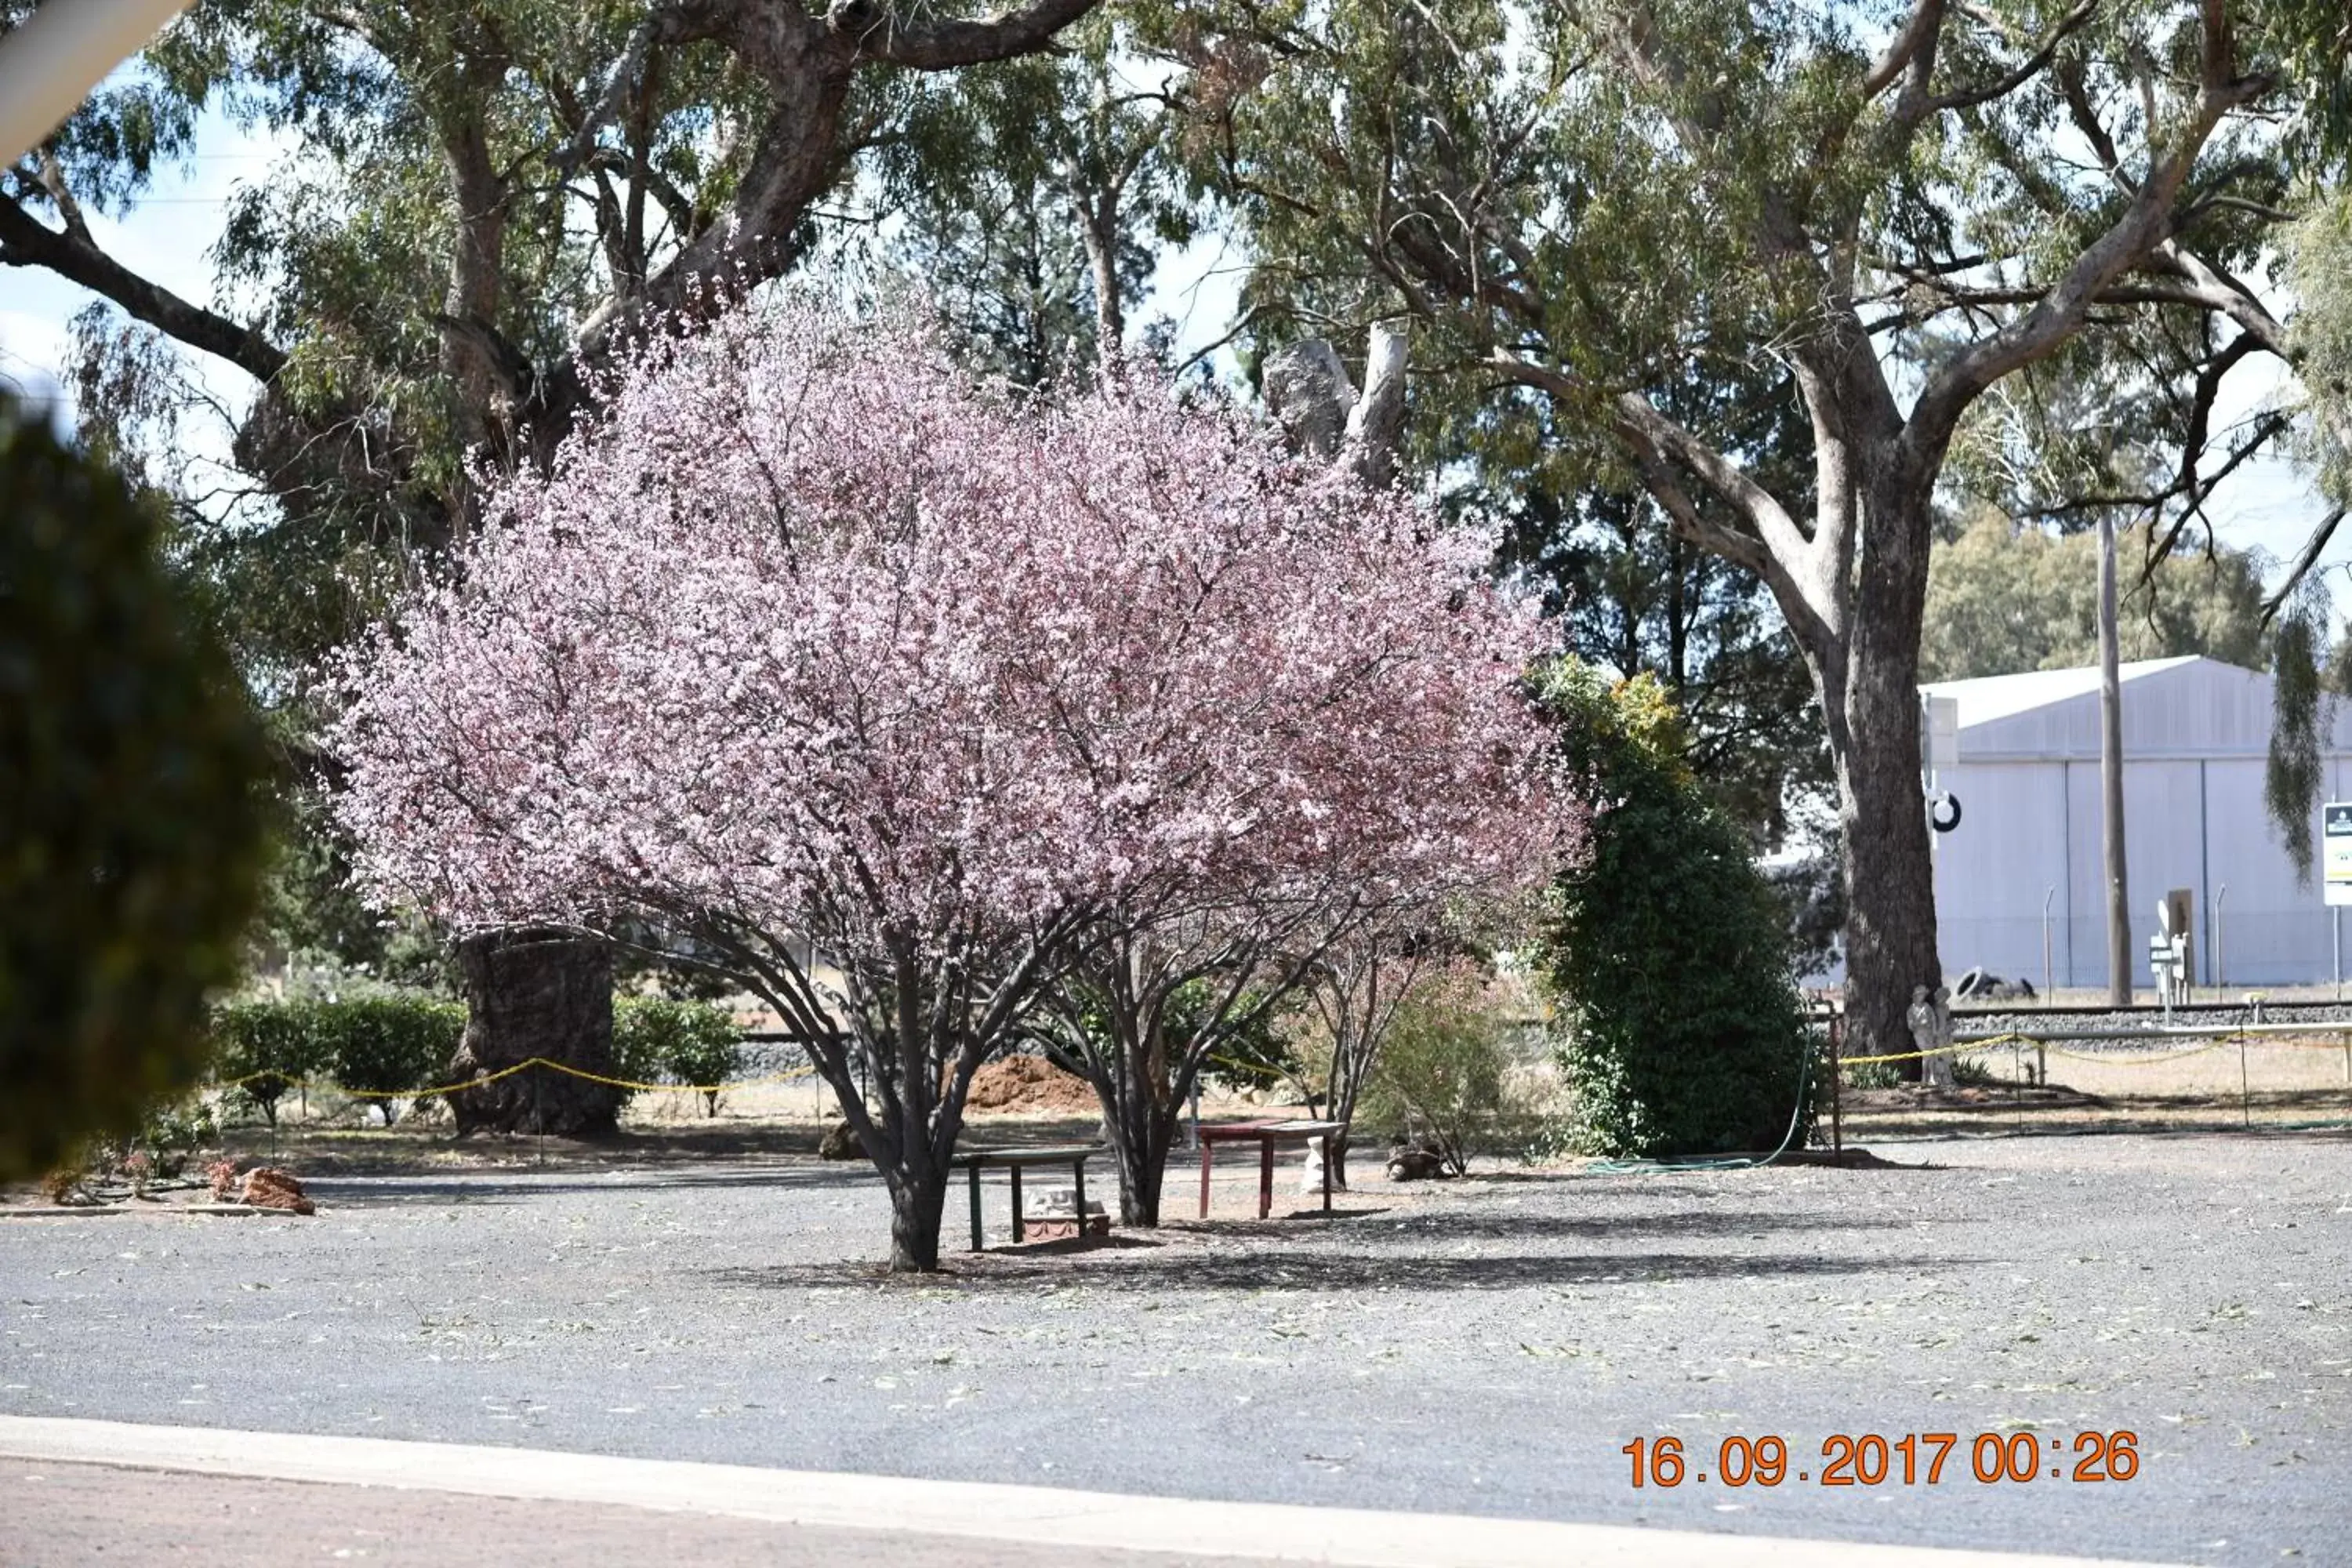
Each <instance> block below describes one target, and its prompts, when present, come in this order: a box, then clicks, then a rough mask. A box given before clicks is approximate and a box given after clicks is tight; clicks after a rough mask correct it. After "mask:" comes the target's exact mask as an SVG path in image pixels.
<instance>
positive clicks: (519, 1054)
mask: <svg viewBox="0 0 2352 1568" xmlns="http://www.w3.org/2000/svg"><path fill="white" fill-rule="evenodd" d="M457 967H458V973H459V975H460V977H461V979H462V982H463V984H464V988H465V993H466V1005H467V1019H466V1033H465V1037H464V1038H463V1039H462V1040H460V1041H459V1042H458V1045H457V1056H456V1057H455V1058H453V1059H452V1060H451V1062H450V1064H449V1068H450V1075H451V1077H452V1079H463V1078H471V1077H475V1076H477V1075H487V1074H490V1073H496V1072H498V1071H499V1070H500V1069H501V1068H509V1067H513V1066H516V1065H518V1064H519V1063H522V1062H526V1061H529V1060H530V1059H531V1058H534V1057H540V1058H545V1059H547V1060H549V1061H555V1062H562V1063H564V1064H566V1065H567V1066H571V1067H575V1068H580V1069H581V1070H582V1071H583V1072H591V1073H598V1074H603V1075H604V1076H607V1077H609V1076H611V1074H612V1072H613V958H612V952H611V950H610V949H609V948H607V947H606V946H604V943H602V942H583V941H580V940H578V939H576V938H574V937H572V936H570V935H569V934H567V933H564V932H560V931H509V932H499V933H498V934H496V935H491V936H479V937H473V938H469V939H467V941H465V942H460V943H459V944H458V947H457ZM449 1103H450V1108H451V1109H452V1110H454V1111H455V1112H456V1113H457V1131H458V1132H459V1133H460V1134H463V1133H467V1132H476V1131H483V1132H527V1133H533V1134H537V1133H553V1134H554V1135H556V1136H557V1137H560V1138H606V1137H610V1136H612V1134H613V1133H614V1132H615V1131H618V1128H619V1117H620V1109H621V1095H620V1091H619V1090H618V1089H613V1088H611V1087H609V1086H607V1085H604V1084H601V1083H592V1082H590V1081H588V1080H587V1079H579V1078H573V1077H572V1076H571V1075H570V1074H568V1073H561V1072H552V1071H550V1070H548V1069H546V1068H530V1070H528V1071H525V1072H519V1073H516V1074H514V1075H513V1076H511V1077H509V1078H502V1079H499V1080H498V1081H497V1082H495V1083H491V1084H488V1085H485V1086H484V1087H482V1088H479V1089H468V1090H467V1091H466V1092H464V1093H462V1094H455V1095H451V1096H450V1097H449Z"/></svg>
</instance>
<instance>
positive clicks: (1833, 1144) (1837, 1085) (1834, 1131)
mask: <svg viewBox="0 0 2352 1568" xmlns="http://www.w3.org/2000/svg"><path fill="white" fill-rule="evenodd" d="M1829 1024H1830V1159H1831V1161H1832V1163H1836V1164H1840V1165H1843V1164H1844V1163H1845V1103H1844V1100H1845V1093H1844V1090H1845V1065H1844V1061H1843V1058H1844V1056H1845V1049H1844V1047H1845V1042H1844V1041H1843V1039H1842V1038H1840V1035H1841V1033H1842V1031H1841V1030H1840V1029H1839V1028H1838V1016H1837V1006H1836V1004H1834V1003H1832V1004H1831V1006H1830V1016H1829ZM2347 1050H2352V1047H2347Z"/></svg>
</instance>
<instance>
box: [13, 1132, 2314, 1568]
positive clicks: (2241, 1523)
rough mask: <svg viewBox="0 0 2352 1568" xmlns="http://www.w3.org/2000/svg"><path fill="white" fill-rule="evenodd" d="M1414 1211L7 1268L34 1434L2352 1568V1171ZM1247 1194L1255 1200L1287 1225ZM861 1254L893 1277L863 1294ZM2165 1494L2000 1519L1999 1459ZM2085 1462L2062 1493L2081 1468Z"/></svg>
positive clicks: (2158, 1148) (2037, 1162) (2155, 1170)
mask: <svg viewBox="0 0 2352 1568" xmlns="http://www.w3.org/2000/svg"><path fill="white" fill-rule="evenodd" d="M1899 1156H1900V1158H1901V1159H1903V1160H1904V1161H1906V1162H1917V1163H1919V1165H1920V1166H1923V1167H1932V1168H1902V1169H1887V1170H1866V1171H1832V1170H1826V1169H1817V1168H1797V1169H1780V1170H1770V1171H1760V1172H1743V1173H1717V1174H1705V1175H1698V1174H1692V1175H1673V1176H1667V1175H1655V1174H1651V1175H1626V1176H1612V1177H1580V1178H1572V1179H1556V1180H1522V1181H1496V1182H1492V1183H1482V1184H1475V1186H1469V1185H1465V1186H1463V1187H1457V1188H1454V1189H1452V1190H1446V1191H1437V1192H1432V1193H1414V1194H1399V1193H1393V1192H1388V1191H1383V1190H1378V1189H1374V1190H1370V1191H1367V1192H1363V1193H1360V1194H1355V1195H1354V1196H1353V1197H1351V1198H1350V1199H1349V1201H1348V1202H1347V1203H1346V1204H1345V1205H1343V1207H1344V1208H1345V1209H1346V1211H1347V1212H1346V1213H1344V1214H1343V1215H1341V1216H1340V1217H1339V1218H1337V1219H1334V1220H1332V1221H1328V1222H1324V1221H1319V1220H1308V1219H1299V1220H1293V1221H1276V1222H1274V1223H1272V1224H1269V1225H1266V1226H1257V1225H1255V1224H1251V1223H1246V1222H1243V1223H1231V1222H1229V1223H1226V1224H1223V1225H1221V1226H1217V1227H1216V1228H1215V1229H1214V1230H1213V1231H1211V1232H1208V1233H1202V1232H1199V1231H1190V1230H1188V1231H1179V1232H1176V1233H1172V1234H1168V1235H1164V1236H1162V1237H1155V1238H1128V1244H1126V1245H1120V1246H1116V1247H1108V1248H1102V1249H1097V1250H1096V1251H1093V1252H1090V1253H1088V1254H1087V1255H1085V1256H1084V1257H1083V1258H1077V1259H1072V1258H1002V1257H994V1256H992V1257H990V1258H986V1259H983V1260H982V1261H981V1262H980V1263H979V1264H978V1265H976V1266H971V1267H968V1268H966V1269H965V1271H964V1272H962V1273H961V1275H959V1276H958V1277H957V1278H955V1279H951V1280H941V1281H937V1282H930V1283H923V1284H916V1285H907V1284H902V1283H890V1282H885V1281H882V1280H880V1279H877V1277H876V1276H875V1274H874V1273H873V1272H872V1271H871V1261H872V1260H874V1259H877V1258H879V1257H880V1256H881V1253H882V1245H881V1244H882V1240H883V1235H884V1215H885V1212H886V1210H885V1206H884V1204H883V1202H882V1198H881V1195H880V1193H879V1191H878V1189H877V1187H876V1186H875V1185H874V1184H873V1183H872V1182H871V1181H870V1180H869V1179H867V1178H866V1177H864V1176H863V1175H861V1174H858V1173H852V1172H848V1171H845V1170H843V1169H841V1168H839V1167H832V1168H828V1167H823V1166H818V1165H815V1164H787V1165H776V1166H771V1167H768V1168H764V1169H747V1168H733V1169H700V1170H692V1171H686V1172H675V1171H673V1172H667V1173H628V1172H621V1173H599V1174H593V1175H548V1176H533V1175H530V1174H517V1175H513V1176H499V1177H466V1178H437V1179H429V1180H428V1179H415V1180H399V1179H386V1180H376V1181H348V1182H337V1183H320V1184H318V1191H319V1194H320V1197H321V1199H322V1201H323V1202H324V1203H325V1205H326V1212H324V1213H322V1214H321V1215H320V1216H319V1217H318V1218H317V1219H315V1220H309V1221H298V1220H291V1219H277V1218H256V1219H241V1220H235V1221H226V1222H222V1221H211V1222H207V1221H203V1220H196V1219H174V1220H152V1219H137V1220H133V1219H89V1218H78V1219H65V1220H48V1219H45V1220H38V1221H32V1220H15V1221H10V1222H8V1223H6V1224H0V1413H7V1414H16V1415H82V1416H98V1417H105V1418H110V1419H117V1420H130V1421H165V1422H184V1423H190V1424H196V1425H208V1426H245V1427H255V1428H262V1429H271V1430H281V1431H298V1432H319V1433H343V1434H352V1435H360V1436H397V1437H415V1438H426V1439H436V1440H442V1441H460V1442H489V1443H501V1442H506V1443H514V1444H518V1445H528V1446H532V1447H552V1448H568V1449H574V1450H581V1451H590V1452H598V1453H612V1454H621V1455H636V1456H644V1457H663V1458H698V1459H710V1460H725V1461H731V1462H736V1463H748V1464H759V1465H776V1466H789V1467H797V1468H820V1469H846V1470H861V1471H866V1472H870V1473H881V1474H902V1475H914V1476H929V1477H941V1478H957V1479H974V1480H999V1481H1018V1482H1032V1483H1048V1484H1055V1485H1064V1486H1076V1487H1085V1488H1094V1489H1106V1490H1119V1491H1133V1492H1154V1493H1160V1494H1177V1495H1192V1496H1201V1497H1211V1498H1225V1499H1235V1500H1265V1501H1286V1502H1303V1503H1320V1504H1337V1505H1349V1506H1361V1507H1381V1508H1393V1509H1420V1510H1451V1511H1461V1512H1486V1513H1497V1514H1509V1515H1521V1516H1528V1517H1538V1518H1550V1519H1561V1520H1581V1521H1595V1522H1604V1523H1609V1522H1613V1523H1633V1522H1648V1523H1655V1524H1664V1525H1673V1526H1676V1527H1680V1528H1685V1529H1717V1530H1729V1531H1757V1532H1761V1533H1771V1534H1790V1535H1800V1534H1801V1535H1812V1536H1825V1537H1833V1538H1841V1539H1849V1540H1857V1541H1884V1542H1913V1543H1920V1544H1941V1545H1967V1546H1978V1547H1987V1548H1998V1549H2005V1550H2029V1549H2032V1550H2043V1551H2065V1552H2079V1553H2083V1554H2110V1555H2128V1556H2137V1557H2149V1558H2157V1559H2162V1560H2169V1561H2178V1562H2189V1563H2248V1564H2251V1563H2277V1562H2279V1561H2280V1560H2281V1558H2282V1554H2283V1553H2291V1552H2292V1553H2300V1560H2301V1561H2304V1562H2337V1563H2352V1436H2347V1420H2352V1275H2347V1268H2346V1265H2347V1260H2352V1142H2346V1141H2343V1140H2335V1141H2329V1140H2326V1139H2322V1138H2316V1137H2301V1138H2287V1137H2274V1138H2265V1139H2259V1140H2252V1141H2239V1140H2233V1139H2221V1138H2210V1137H2197V1138H2189V1137H2184V1138H2174V1139H2153V1138H2117V1137H2110V1138H2081V1139H2026V1140H2018V1141H2010V1142H1979V1143H1948V1144H1937V1145H1921V1144H1909V1145H1905V1146H1904V1147H1903V1148H1902V1149H1901V1150H1900V1151H1899ZM1241 1179H1242V1178H1241V1177H1240V1174H1239V1173H1238V1172H1237V1173H1236V1186H1235V1188H1234V1197H1235V1199H1236V1200H1237V1199H1238V1197H1239V1193H1240V1188H1239V1185H1238V1184H1239V1181H1240V1180H1241ZM843 1259H853V1260H859V1261H858V1262H856V1263H855V1264H845V1263H844V1262H843V1261H842V1260H843ZM2126 1428H2127V1429H2130V1430H2133V1431H2135V1432H2136V1433H2137V1435H2138V1444H2137V1451H2138V1455H2139V1458H2140V1469H2139V1472H2138V1474H2137V1477H2136V1478H2135V1479H2132V1480H2130V1481H2127V1482H2107V1483H2103V1484H2098V1485H2085V1484H2076V1483H2074V1482H2072V1481H2070V1480H2064V1479H2059V1480H2052V1479H2048V1477H2047V1475H2046V1473H2042V1474H2039V1475H2037V1479H2035V1480H2033V1481H2032V1482H2030V1483H2014V1482H2002V1483H2000V1484H1997V1485H1980V1484H1979V1483H1978V1482H1977V1481H1975V1480H1974V1479H1972V1477H1971V1476H1970V1475H1969V1472H1968V1469H1967V1465H1966V1460H1967V1455H1968V1445H1967V1444H1966V1442H1965V1439H1966V1438H1970V1437H1973V1436H1975V1435H1976V1434H1977V1433H1979V1432H1980V1431H1997V1432H2001V1433H2009V1432H2013V1431H2028V1432H2032V1433H2033V1434H2035V1435H2036V1436H2038V1437H2039V1439H2040V1440H2042V1442H2043V1443H2045V1444H2054V1445H2055V1446H2056V1447H2057V1451H2058V1457H2059V1459H2060V1463H2061V1466H2062V1468H2067V1467H2071V1465H2072V1462H2073V1455H2074V1450H2073V1444H2074V1439H2075V1437H2076V1435H2077V1434H2079V1433H2082V1432H2084V1431H2096V1432H2108V1431H2113V1430H2117V1429H2126ZM1906 1431H1950V1432H1958V1433H1959V1434H1962V1435H1963V1438H1964V1443H1963V1447H1962V1450H1961V1453H1960V1455H1958V1456H1956V1462H1955V1463H1954V1464H1953V1466H1952V1467H1951V1468H1949V1469H1948V1472H1947V1475H1946V1477H1945V1479H1944V1480H1943V1481H1942V1483H1941V1484H1939V1485H1937V1486H1932V1487H1930V1486H1926V1485H1916V1486H1912V1487H1908V1488H1906V1487H1903V1486H1900V1485H1895V1484H1888V1485H1883V1486H1879V1487H1853V1488H1827V1487H1823V1486H1822V1485H1820V1484H1818V1482H1817V1481H1814V1482H1809V1483H1807V1484H1794V1483H1791V1484H1785V1485H1783V1486H1781V1487H1780V1488H1777V1489H1760V1488H1757V1487H1752V1486H1751V1487H1749V1488H1747V1489H1738V1490H1734V1489H1727V1488H1726V1487H1725V1486H1724V1485H1723V1484H1722V1480H1721V1478H1720V1476H1719V1474H1714V1475H1713V1476H1712V1479H1710V1480H1709V1481H1708V1482H1706V1483H1705V1484H1701V1483H1698V1482H1697V1481H1696V1479H1692V1480H1690V1481H1687V1482H1686V1483H1685V1485H1684V1486H1682V1487H1680V1488H1678V1489H1673V1490H1662V1489H1657V1488H1654V1487H1653V1488H1648V1489H1642V1490H1635V1489H1632V1488H1631V1487H1630V1486H1629V1484H1628V1479H1627V1467H1628V1460H1627V1459H1626V1458H1625V1457H1623V1456H1622V1454H1621V1453H1620V1452H1619V1450H1620V1448H1621V1447H1622V1445H1623V1444H1625V1443H1626V1442H1627V1441H1629V1440H1630V1439H1632V1438H1633V1437H1635V1436H1655V1435H1660V1434H1673V1435H1675V1436H1679V1437H1681V1438H1682V1439H1683V1441H1684V1442H1685V1445H1686V1447H1688V1448H1689V1450H1690V1451H1691V1452H1692V1453H1693V1454H1694V1455H1696V1456H1701V1457H1702V1462H1701V1463H1700V1464H1695V1465H1694V1466H1693V1467H1692V1469H1693V1471H1694V1473H1696V1470H1698V1469H1699V1468H1706V1469H1708V1470H1709V1471H1710V1472H1715V1471H1717V1470H1718V1468H1719V1467H1718V1466H1717V1465H1716V1464H1715V1463H1714V1456H1715V1455H1716V1454H1717V1445H1718V1443H1719V1442H1720V1441H1721V1439H1722V1438H1723V1437H1725V1436H1727V1435H1748V1436H1757V1435H1761V1434H1765V1433H1777V1434H1781V1435H1784V1436H1785V1437H1786V1438H1787V1440H1788V1442H1789V1444H1790V1450H1791V1453H1792V1456H1793V1458H1792V1464H1791V1468H1804V1469H1805V1470H1806V1471H1807V1472H1808V1473H1809V1474H1817V1473H1818V1472H1819V1471H1820V1470H1821V1469H1822V1464H1821V1459H1822V1453H1821V1445H1822V1440H1823V1439H1824V1438H1825V1437H1827V1436H1829V1435H1831V1434H1834V1433H1849V1434H1861V1433H1869V1432H1877V1433H1884V1434H1885V1435H1887V1436H1890V1437H1892V1436H1897V1435H1899V1434H1901V1433H1904V1432H1906ZM2048 1457H2049V1456H2048V1454H2047V1451H2046V1450H2045V1454H2044V1458H2048Z"/></svg>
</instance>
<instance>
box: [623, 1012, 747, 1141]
mask: <svg viewBox="0 0 2352 1568" xmlns="http://www.w3.org/2000/svg"><path fill="white" fill-rule="evenodd" d="M742 1053H743V1030H742V1028H741V1026H739V1025H738V1024H737V1023H736V1022H735V1016H734V1015H733V1014H731V1013H730V1012H729V1011H728V1010H727V1009H726V1008H724V1007H721V1006H718V1005H715V1004H712V1003H709V1002H674V1001H672V1000H670V999H669V998H668V997H667V996H624V997H622V998H621V999H620V1000H619V1001H617V1002H616V1003H614V1006H613V1059H614V1061H615V1062H617V1063H618V1064H619V1068H620V1076H621V1077H623V1078H625V1079H631V1080H633V1081H635V1082H637V1083H674V1084H681V1085H692V1086H696V1087H698V1088H699V1089H701V1090H702V1105H703V1113H704V1114H705V1115H707V1116H716V1115H718V1114H719V1089H717V1088H716V1087H714V1086H716V1085H719V1084H722V1083H725V1082H726V1081H727V1080H728V1079H731V1078H733V1077H734V1076H735V1074H736V1071H737V1070H738V1068H740V1065H741V1060H742Z"/></svg>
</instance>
